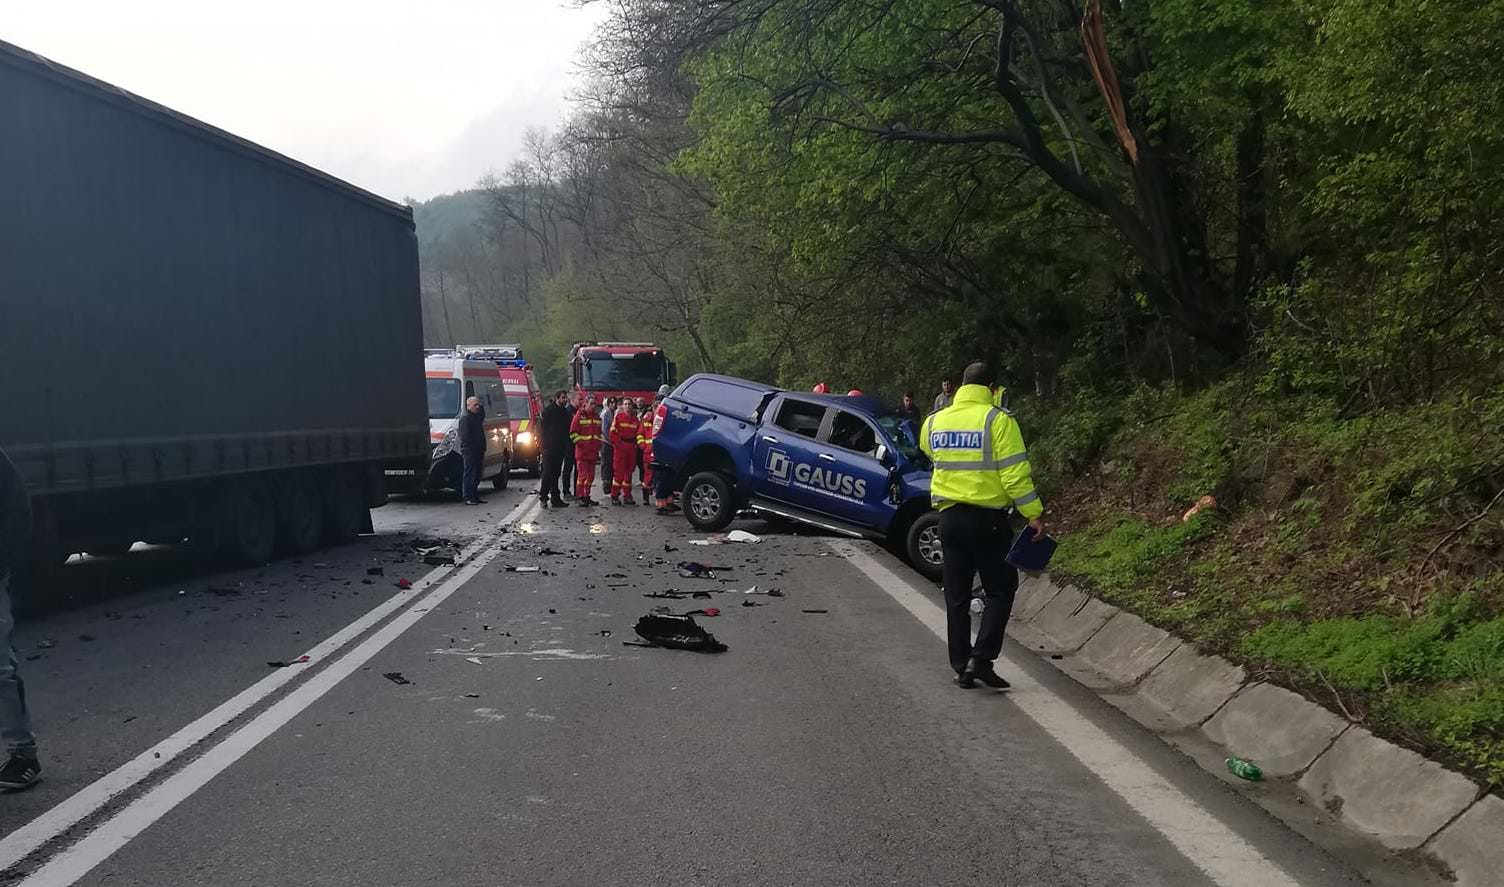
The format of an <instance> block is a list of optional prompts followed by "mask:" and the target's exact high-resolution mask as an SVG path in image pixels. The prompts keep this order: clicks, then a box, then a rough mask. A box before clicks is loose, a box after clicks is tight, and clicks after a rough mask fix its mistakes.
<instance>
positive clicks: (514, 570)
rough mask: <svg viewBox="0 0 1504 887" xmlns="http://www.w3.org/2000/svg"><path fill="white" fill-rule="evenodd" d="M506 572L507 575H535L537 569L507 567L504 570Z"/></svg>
mask: <svg viewBox="0 0 1504 887" xmlns="http://www.w3.org/2000/svg"><path fill="white" fill-rule="evenodd" d="M506 572H508V573H536V572H538V568H537V567H507V568H506Z"/></svg>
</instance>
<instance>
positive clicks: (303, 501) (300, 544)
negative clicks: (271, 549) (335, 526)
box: [272, 471, 324, 554]
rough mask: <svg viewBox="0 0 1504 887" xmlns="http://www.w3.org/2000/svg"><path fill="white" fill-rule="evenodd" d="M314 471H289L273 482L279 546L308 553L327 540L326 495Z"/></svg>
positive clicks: (285, 549) (289, 551) (282, 548)
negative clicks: (325, 535) (325, 519)
mask: <svg viewBox="0 0 1504 887" xmlns="http://www.w3.org/2000/svg"><path fill="white" fill-rule="evenodd" d="M317 481H318V475H316V474H314V473H313V472H311V471H289V472H286V473H284V474H282V475H280V476H279V477H277V479H276V480H275V481H274V482H273V484H272V487H273V491H274V495H275V497H276V500H277V547H278V548H280V549H281V550H283V551H285V552H287V553H289V554H307V553H309V552H310V551H314V550H316V549H318V547H319V545H320V544H322V543H323V541H324V497H323V494H322V492H321V491H320V489H319V485H318V483H317Z"/></svg>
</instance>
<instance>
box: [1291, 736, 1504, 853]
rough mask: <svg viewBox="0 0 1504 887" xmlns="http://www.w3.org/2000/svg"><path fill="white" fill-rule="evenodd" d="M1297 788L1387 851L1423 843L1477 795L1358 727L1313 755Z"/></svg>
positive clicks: (1467, 784) (1456, 778)
mask: <svg viewBox="0 0 1504 887" xmlns="http://www.w3.org/2000/svg"><path fill="white" fill-rule="evenodd" d="M1300 788H1301V790H1302V791H1304V792H1305V793H1306V794H1307V795H1308V796H1310V798H1311V799H1312V800H1314V801H1315V802H1316V803H1318V804H1320V805H1321V806H1323V807H1325V808H1326V809H1327V810H1328V811H1330V812H1331V813H1332V814H1333V815H1335V816H1337V817H1338V818H1339V819H1341V820H1342V822H1343V823H1344V824H1345V825H1347V826H1348V827H1349V828H1352V829H1354V830H1356V831H1359V832H1362V833H1363V834H1365V835H1368V836H1369V837H1371V838H1373V839H1374V840H1376V841H1378V842H1379V843H1381V844H1383V845H1384V846H1385V847H1388V848H1390V849H1392V850H1411V849H1414V848H1416V847H1419V846H1420V845H1422V844H1424V843H1425V842H1426V840H1427V839H1428V838H1430V837H1431V836H1432V835H1434V834H1436V833H1437V832H1439V831H1440V830H1441V829H1442V827H1443V826H1445V825H1446V824H1447V823H1448V822H1451V821H1452V820H1453V819H1455V818H1456V817H1457V815H1458V814H1460V813H1462V811H1464V810H1466V809H1467V808H1468V807H1469V806H1471V805H1472V803H1473V802H1474V801H1475V800H1477V799H1478V794H1479V789H1478V786H1476V785H1474V784H1473V783H1472V782H1471V781H1469V780H1468V779H1467V778H1466V777H1464V776H1461V775H1459V774H1457V773H1453V772H1452V771H1450V770H1446V769H1444V768H1443V767H1442V766H1441V765H1440V764H1438V763H1436V762H1435V761H1431V760H1427V759H1426V758H1423V757H1421V756H1420V755H1418V754H1416V753H1415V752H1413V751H1410V750H1409V749H1406V748H1400V747H1399V746H1397V745H1394V744H1393V743H1389V742H1385V741H1384V740H1382V739H1379V738H1378V737H1377V736H1374V735H1373V734H1372V733H1370V732H1368V731H1367V730H1364V729H1363V728H1361V727H1353V728H1352V729H1350V730H1348V731H1347V732H1346V733H1344V734H1342V738H1340V739H1338V740H1337V742H1336V744H1334V745H1333V746H1332V747H1331V749H1330V750H1329V751H1328V752H1327V753H1326V754H1324V755H1322V756H1321V757H1319V758H1317V759H1316V762H1315V763H1313V764H1312V765H1311V769H1310V770H1307V771H1306V774H1305V776H1302V777H1301V779H1300ZM1495 840H1497V838H1495Z"/></svg>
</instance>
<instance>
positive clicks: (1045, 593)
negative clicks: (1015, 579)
mask: <svg viewBox="0 0 1504 887" xmlns="http://www.w3.org/2000/svg"><path fill="white" fill-rule="evenodd" d="M1059 593H1060V589H1059V588H1058V587H1056V585H1055V583H1053V582H1051V581H1050V577H1049V576H1031V577H1029V578H1026V579H1024V580H1023V581H1022V582H1020V583H1019V584H1018V594H1017V595H1015V596H1014V598H1013V613H1012V615H1011V616H1010V617H1009V620H1008V621H1009V622H1012V623H1020V622H1032V621H1033V620H1034V617H1035V616H1038V615H1039V611H1040V610H1043V609H1044V607H1045V605H1046V604H1048V603H1049V602H1050V601H1052V600H1054V599H1055V595H1057V594H1059Z"/></svg>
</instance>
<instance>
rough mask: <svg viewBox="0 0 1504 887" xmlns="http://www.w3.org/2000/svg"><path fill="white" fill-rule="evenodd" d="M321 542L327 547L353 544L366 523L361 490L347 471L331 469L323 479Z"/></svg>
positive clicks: (351, 473) (355, 479)
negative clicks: (322, 535)
mask: <svg viewBox="0 0 1504 887" xmlns="http://www.w3.org/2000/svg"><path fill="white" fill-rule="evenodd" d="M323 493H324V540H325V541H326V542H328V543H330V544H331V545H338V544H340V543H343V542H353V541H354V540H355V537H356V536H359V535H360V531H361V528H362V527H363V526H365V522H366V514H367V512H366V502H365V491H364V490H363V489H362V488H361V483H360V478H358V477H356V476H355V473H354V472H353V471H352V470H350V469H348V468H335V469H333V470H331V471H330V472H329V474H328V477H326V478H325V480H324V485H323Z"/></svg>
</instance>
